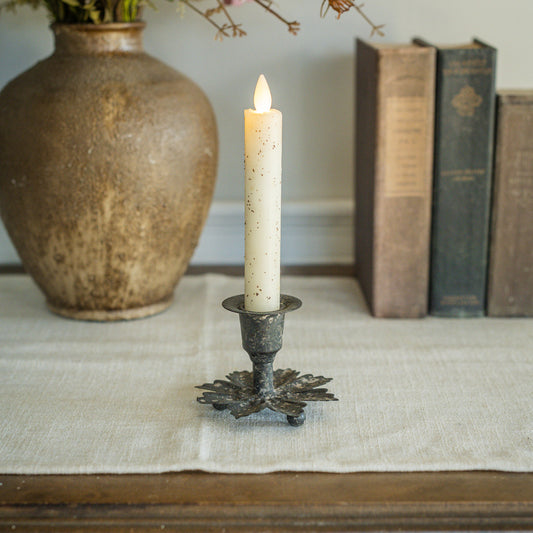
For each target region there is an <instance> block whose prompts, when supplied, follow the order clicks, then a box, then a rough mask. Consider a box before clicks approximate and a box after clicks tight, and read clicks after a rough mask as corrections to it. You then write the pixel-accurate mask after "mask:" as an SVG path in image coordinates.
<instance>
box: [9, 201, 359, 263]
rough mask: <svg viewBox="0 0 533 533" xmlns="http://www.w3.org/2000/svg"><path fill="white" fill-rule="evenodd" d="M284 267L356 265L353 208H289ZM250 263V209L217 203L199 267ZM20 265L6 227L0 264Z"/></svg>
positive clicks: (322, 204) (285, 210)
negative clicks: (246, 258) (247, 253)
mask: <svg viewBox="0 0 533 533" xmlns="http://www.w3.org/2000/svg"><path fill="white" fill-rule="evenodd" d="M281 228H282V232H281V261H282V263H283V264H284V265H312V264H324V263H336V264H349V263H351V262H352V261H353V257H354V254H353V244H354V238H353V228H354V224H353V202H352V201H350V200H326V201H310V202H293V203H290V202H287V203H285V204H284V205H283V207H282V223H281ZM243 261H244V206H243V204H242V203H241V202H214V203H213V205H212V206H211V210H210V213H209V218H208V219H207V222H206V225H205V228H204V231H203V233H202V237H201V239H200V242H199V244H198V248H197V249H196V252H195V254H194V256H193V258H192V261H191V263H192V264H195V265H213V264H217V265H239V264H242V263H243ZM18 263H20V259H19V258H18V255H17V252H16V251H15V249H14V248H13V245H12V244H11V242H10V240H9V237H8V236H7V233H6V231H5V229H4V226H3V224H1V223H0V264H18Z"/></svg>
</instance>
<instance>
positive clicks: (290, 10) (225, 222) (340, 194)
mask: <svg viewBox="0 0 533 533" xmlns="http://www.w3.org/2000/svg"><path fill="white" fill-rule="evenodd" d="M210 1H211V0H202V1H199V2H198V4H197V5H198V6H202V7H203V6H205V7H207V6H208V5H209V2H210ZM154 2H155V3H156V4H157V6H158V8H159V11H158V12H153V11H152V10H150V9H149V8H146V9H145V17H144V18H145V20H146V21H147V22H148V28H147V30H146V32H145V46H146V49H147V51H148V52H149V53H151V54H152V55H154V56H157V57H159V58H160V59H162V60H163V61H165V62H167V63H168V64H170V65H172V66H173V67H175V68H177V69H179V70H181V71H182V72H184V73H186V74H187V75H188V76H190V77H191V78H192V79H194V80H195V81H196V82H197V83H198V84H199V85H200V86H201V87H202V88H203V89H204V90H205V92H206V93H207V95H208V96H209V98H210V99H211V102H212V104H213V106H214V108H215V112H216V114H217V118H218V125H219V135H220V145H221V151H220V166H219V177H218V184H217V188H216V193H215V205H214V207H213V213H212V216H211V217H210V219H209V221H208V224H207V227H206V230H205V232H204V236H203V238H202V241H201V243H200V246H199V249H198V250H197V253H196V255H195V258H194V260H195V262H196V263H205V262H211V263H223V262H225V263H239V262H241V260H242V242H241V241H242V230H241V227H240V218H239V217H240V213H241V205H242V198H243V185H242V182H243V168H242V160H243V156H242V153H243V109H244V108H245V107H249V106H250V105H251V100H252V94H253V89H254V86H255V82H256V79H257V76H258V74H259V73H261V72H263V73H264V74H265V75H266V76H267V79H268V81H269V84H270V88H271V90H272V93H273V99H274V102H273V103H274V106H275V107H276V108H278V109H280V110H281V111H282V112H283V120H284V145H283V148H284V156H283V165H284V174H283V180H284V181H283V187H284V189H283V197H284V205H285V210H284V214H285V219H284V233H285V235H284V248H283V250H282V261H283V262H284V263H301V262H320V261H324V260H327V259H328V258H331V259H332V260H336V261H341V262H349V261H351V258H352V237H351V232H350V231H349V226H350V224H351V222H350V213H351V204H350V202H351V198H352V194H353V186H352V175H353V172H352V166H353V161H352V152H353V150H352V145H353V131H352V130H353V126H352V124H353V120H352V119H353V78H354V72H353V71H354V68H353V48H354V38H355V37H356V36H360V37H363V38H367V37H368V36H369V28H368V26H367V25H366V23H365V22H364V21H363V20H362V19H361V18H360V17H359V16H358V15H356V14H355V13H348V14H345V15H344V16H343V17H342V18H341V19H340V20H336V19H335V17H334V16H333V13H329V14H328V16H327V18H326V19H320V16H319V10H320V3H321V0H278V1H277V7H278V9H279V10H280V11H282V12H283V14H284V15H286V17H287V18H289V19H298V20H299V21H300V22H301V25H302V29H301V31H300V35H299V36H297V37H294V36H292V35H290V34H289V33H288V32H287V31H286V28H285V26H284V25H282V24H281V23H279V22H277V21H276V20H275V19H274V18H273V17H271V16H269V15H267V14H266V13H264V12H263V11H262V9H261V8H260V7H259V6H258V5H256V4H253V3H250V4H245V5H244V6H242V7H237V8H232V11H231V13H232V14H233V15H234V18H236V19H238V20H239V21H241V22H242V23H243V26H244V28H245V29H246V31H247V32H248V36H247V37H244V38H241V39H226V40H224V42H222V43H220V42H218V41H215V40H214V38H213V37H214V32H213V29H212V27H211V26H209V25H208V24H207V23H206V22H205V21H204V20H203V19H201V18H200V17H199V16H197V15H196V14H194V13H192V12H190V11H186V12H185V15H184V17H183V18H180V15H179V14H178V13H177V12H176V4H175V3H168V2H166V1H163V0H154ZM212 3H213V4H214V2H212ZM365 9H366V11H367V13H368V14H369V16H371V18H372V19H374V20H375V22H377V23H384V24H386V27H385V32H386V36H385V38H384V40H385V41H391V42H407V41H409V40H410V39H411V37H412V36H414V35H420V36H424V37H426V38H427V39H429V40H432V41H434V42H438V43H452V42H464V41H468V40H470V38H471V37H472V36H477V37H480V38H482V39H483V40H485V41H487V42H489V43H490V44H492V45H494V46H495V47H497V48H498V51H499V52H498V53H499V56H498V74H497V85H498V87H500V88H503V87H507V88H509V87H524V88H525V87H533V29H532V23H533V1H532V0H506V1H505V2H502V1H501V0H439V1H437V0H367V2H366V6H365ZM51 50H52V38H51V34H50V31H49V30H48V28H47V20H46V16H45V14H44V12H33V11H31V10H30V9H29V8H22V9H19V12H18V13H17V14H16V15H13V14H10V13H3V14H2V15H1V16H0V87H1V86H3V85H5V83H7V81H9V80H10V79H11V78H13V77H14V76H16V75H17V74H18V73H20V72H22V71H23V70H25V69H27V68H28V67H29V66H31V65H32V64H33V63H35V62H36V61H37V60H39V59H41V58H43V57H44V56H46V55H47V54H49V53H50V52H51ZM0 127H1V125H0ZM336 225H337V226H336ZM221 235H223V236H224V237H225V238H224V239H220V238H217V236H221ZM331 239H333V241H334V242H333V241H332V240H331ZM223 242H224V243H225V244H222V243H223ZM288 243H290V245H289V244H288ZM230 244H231V246H230ZM16 261H18V260H17V256H16V253H15V251H14V250H13V248H12V246H11V244H10V243H9V240H8V238H7V236H6V235H5V231H4V230H3V227H0V263H6V262H16Z"/></svg>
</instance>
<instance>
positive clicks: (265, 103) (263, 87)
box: [254, 74, 272, 113]
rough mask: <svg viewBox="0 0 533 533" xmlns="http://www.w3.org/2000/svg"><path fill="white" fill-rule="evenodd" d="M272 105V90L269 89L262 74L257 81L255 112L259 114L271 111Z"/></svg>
mask: <svg viewBox="0 0 533 533" xmlns="http://www.w3.org/2000/svg"><path fill="white" fill-rule="evenodd" d="M271 105H272V95H271V94H270V89H269V88H268V83H267V81H266V78H265V77H264V76H263V74H261V76H259V79H258V80H257V85H256V86H255V92H254V106H255V110H256V111H257V112H258V113H265V112H266V111H270V107H271Z"/></svg>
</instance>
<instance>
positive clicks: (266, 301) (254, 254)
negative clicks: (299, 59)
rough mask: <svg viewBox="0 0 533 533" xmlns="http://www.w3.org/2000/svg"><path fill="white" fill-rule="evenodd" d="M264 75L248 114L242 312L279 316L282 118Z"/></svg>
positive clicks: (246, 114) (256, 89)
mask: <svg viewBox="0 0 533 533" xmlns="http://www.w3.org/2000/svg"><path fill="white" fill-rule="evenodd" d="M271 104H272V97H271V94H270V90H269V88H268V84H267V82H266V79H265V77H264V76H263V75H262V74H261V76H259V79H258V80H257V85H256V88H255V93H254V106H255V109H246V110H245V111H244V169H245V170H244V175H245V186H244V196H245V216H244V220H245V222H244V232H245V237H244V307H245V308H246V309H247V310H248V311H276V310H278V309H279V295H280V237H281V113H280V112H279V111H278V110H276V109H271V108H270V106H271Z"/></svg>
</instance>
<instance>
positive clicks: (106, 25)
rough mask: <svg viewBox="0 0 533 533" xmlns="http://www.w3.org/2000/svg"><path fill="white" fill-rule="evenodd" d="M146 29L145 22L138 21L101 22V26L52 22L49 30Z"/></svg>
mask: <svg viewBox="0 0 533 533" xmlns="http://www.w3.org/2000/svg"><path fill="white" fill-rule="evenodd" d="M145 27H146V22H144V21H142V20H140V21H137V22H103V23H101V24H94V23H92V22H91V23H82V22H77V23H74V24H69V23H66V22H52V24H50V28H51V29H52V30H54V29H55V28H72V29H74V30H81V31H108V30H114V31H120V30H134V29H140V30H141V29H144V28H145Z"/></svg>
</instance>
